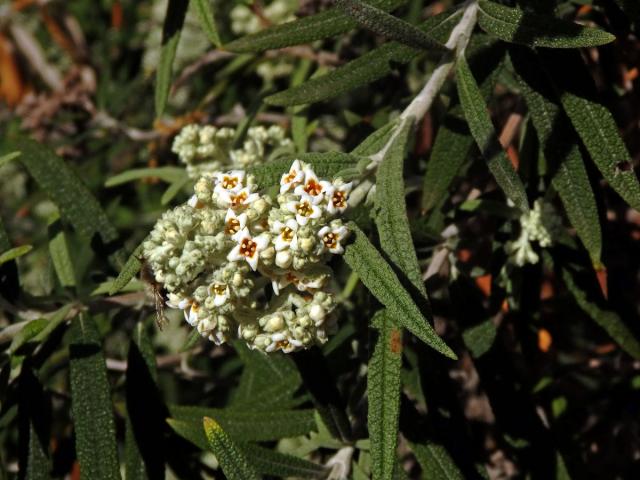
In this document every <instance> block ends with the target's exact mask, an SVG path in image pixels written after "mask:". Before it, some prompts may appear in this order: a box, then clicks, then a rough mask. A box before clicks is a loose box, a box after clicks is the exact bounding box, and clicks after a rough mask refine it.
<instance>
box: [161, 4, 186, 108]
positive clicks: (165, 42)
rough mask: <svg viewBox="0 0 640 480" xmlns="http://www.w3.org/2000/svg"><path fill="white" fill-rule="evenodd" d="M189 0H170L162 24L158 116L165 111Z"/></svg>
mask: <svg viewBox="0 0 640 480" xmlns="http://www.w3.org/2000/svg"><path fill="white" fill-rule="evenodd" d="M188 6H189V0H169V1H168V3H167V13H166V15H165V19H164V25H163V26H162V46H161V49H160V61H159V62H158V70H157V71H156V89H155V107H156V116H158V117H159V116H160V115H162V114H163V113H164V109H165V107H166V105H167V99H168V98H169V90H170V88H171V76H172V72H173V61H174V59H175V57H176V51H177V50H178V42H179V41H180V32H181V31H182V26H183V24H184V19H185V17H186V15H187V7H188Z"/></svg>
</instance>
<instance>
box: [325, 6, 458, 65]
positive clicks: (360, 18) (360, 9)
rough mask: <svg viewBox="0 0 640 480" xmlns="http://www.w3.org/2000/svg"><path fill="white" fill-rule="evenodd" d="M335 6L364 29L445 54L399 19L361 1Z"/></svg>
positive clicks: (442, 49) (406, 43) (434, 43)
mask: <svg viewBox="0 0 640 480" xmlns="http://www.w3.org/2000/svg"><path fill="white" fill-rule="evenodd" d="M335 4H336V5H337V6H338V7H339V8H341V9H342V10H344V11H345V12H346V13H347V14H348V15H349V16H350V17H352V18H353V19H354V20H355V21H356V22H358V23H359V24H360V25H362V26H363V27H365V28H368V29H369V30H371V31H372V32H374V33H377V34H378V35H382V36H383V37H386V38H388V39H390V40H395V41H397V42H399V43H402V44H404V45H408V46H410V47H413V48H422V49H425V50H436V51H441V52H445V51H447V50H448V49H447V48H446V47H445V46H444V45H442V44H441V43H440V42H438V41H437V40H435V39H434V38H432V37H430V36H429V35H427V34H425V33H424V32H423V31H422V30H419V29H418V28H416V27H414V26H413V25H411V24H410V23H408V22H405V21H404V20H402V19H401V18H398V17H394V16H393V15H390V14H388V13H387V12H385V11H384V10H381V9H379V8H376V7H374V6H373V5H370V4H369V3H367V2H364V1H362V0H335Z"/></svg>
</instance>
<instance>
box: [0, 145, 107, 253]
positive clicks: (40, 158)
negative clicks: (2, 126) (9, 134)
mask: <svg viewBox="0 0 640 480" xmlns="http://www.w3.org/2000/svg"><path fill="white" fill-rule="evenodd" d="M5 146H6V147H8V148H9V150H20V151H21V152H22V155H21V156H20V157H19V159H20V161H21V162H22V163H23V164H24V166H25V167H26V168H27V170H28V171H29V173H30V174H31V176H32V177H33V179H34V180H35V181H36V182H37V183H38V185H39V186H40V188H42V189H43V190H44V191H45V193H46V194H47V195H48V197H49V198H50V199H51V201H52V202H53V203H55V204H56V206H57V207H58V209H59V210H60V215H61V216H62V218H63V219H65V220H66V221H68V222H69V223H71V224H72V225H73V226H74V228H75V229H76V230H77V231H78V233H80V235H82V236H83V237H85V238H87V239H92V238H93V236H94V235H96V234H97V235H99V236H100V237H101V238H102V240H103V242H104V243H109V242H112V241H113V240H115V239H116V238H117V236H118V235H117V231H116V229H115V228H114V227H113V225H112V224H111V222H110V221H109V219H108V218H107V215H106V213H105V212H104V210H103V209H102V207H101V206H100V204H99V203H98V201H97V200H96V198H95V197H94V196H93V195H92V194H91V192H90V191H89V189H88V188H87V187H86V186H85V185H84V183H82V181H81V180H80V178H79V177H78V175H77V174H76V173H75V172H74V171H73V170H72V169H71V168H69V166H68V165H67V164H66V163H65V162H64V161H63V160H62V159H61V158H60V157H58V156H57V155H56V154H55V153H54V152H53V151H52V150H51V149H49V148H48V147H45V146H44V145H42V144H40V143H38V142H36V141H34V140H29V139H18V140H12V141H9V142H7V143H6V144H5Z"/></svg>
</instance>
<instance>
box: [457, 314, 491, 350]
mask: <svg viewBox="0 0 640 480" xmlns="http://www.w3.org/2000/svg"><path fill="white" fill-rule="evenodd" d="M496 334H497V330H496V326H495V325H494V324H493V322H492V321H491V320H486V321H484V322H482V323H480V324H478V325H474V326H473V327H471V328H467V329H466V330H465V331H464V332H462V339H463V340H464V344H465V345H466V346H467V348H468V349H469V350H470V351H471V355H473V357H474V358H479V357H481V356H482V355H484V354H485V353H487V352H488V351H489V350H490V349H491V347H492V345H493V342H494V340H495V339H496Z"/></svg>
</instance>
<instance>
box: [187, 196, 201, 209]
mask: <svg viewBox="0 0 640 480" xmlns="http://www.w3.org/2000/svg"><path fill="white" fill-rule="evenodd" d="M187 204H188V205H189V206H190V207H193V208H201V207H202V204H201V203H200V201H199V200H198V196H197V195H191V198H190V199H189V201H188V202H187Z"/></svg>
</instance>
